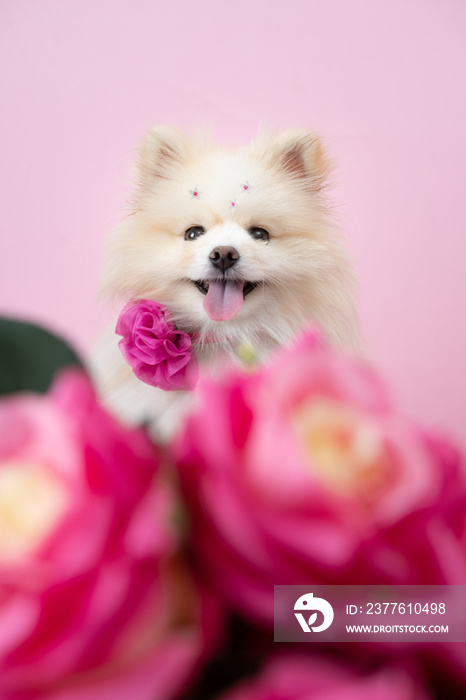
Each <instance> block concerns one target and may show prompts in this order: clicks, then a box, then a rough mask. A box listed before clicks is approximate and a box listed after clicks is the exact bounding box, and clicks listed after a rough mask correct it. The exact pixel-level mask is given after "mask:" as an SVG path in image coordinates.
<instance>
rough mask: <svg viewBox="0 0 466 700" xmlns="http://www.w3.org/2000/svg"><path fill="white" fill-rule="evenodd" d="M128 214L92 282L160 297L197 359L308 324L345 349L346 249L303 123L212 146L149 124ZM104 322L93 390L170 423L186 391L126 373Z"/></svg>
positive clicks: (348, 338)
mask: <svg viewBox="0 0 466 700" xmlns="http://www.w3.org/2000/svg"><path fill="white" fill-rule="evenodd" d="M137 174H138V177H137V185H136V188H135V192H134V197H133V200H132V203H131V214H130V216H128V217H127V218H126V219H125V220H124V221H123V222H122V223H121V224H120V225H119V226H118V227H117V229H116V230H115V231H114V233H113V235H112V238H111V246H110V254H109V261H108V266H107V270H106V274H105V278H104V290H105V291H106V292H107V293H110V294H111V295H112V296H113V297H114V298H115V299H117V300H118V303H119V305H120V308H121V307H122V306H123V305H124V304H125V303H126V302H127V301H128V300H137V299H150V300H153V301H157V302H160V303H161V304H164V305H165V306H166V307H167V308H168V309H169V311H170V313H171V315H172V318H173V320H174V322H175V323H176V327H177V328H178V329H180V330H183V331H186V332H187V333H190V334H193V336H194V337H195V339H196V340H195V349H196V353H197V356H198V360H199V363H200V365H201V366H209V367H211V368H215V367H217V368H218V367H219V366H220V367H222V368H223V367H224V366H225V360H226V358H227V357H229V358H235V357H237V352H238V348H239V347H240V346H242V345H243V346H244V344H248V345H249V346H253V347H254V348H255V353H256V355H257V356H258V357H259V358H261V359H265V358H266V357H267V355H268V354H269V353H270V352H271V351H272V350H273V349H274V348H276V347H277V346H279V345H281V344H283V343H285V342H286V341H288V340H289V339H290V338H292V337H293V336H294V335H295V334H296V333H297V332H298V331H299V330H300V329H302V328H303V327H305V326H308V325H310V324H316V325H318V326H319V327H320V328H321V330H322V331H323V333H324V335H325V336H326V337H327V339H328V340H329V341H330V342H331V343H333V344H335V345H338V346H341V347H344V348H346V349H350V350H351V349H354V348H355V347H357V343H358V335H359V331H358V322H357V314H356V311H355V305H354V301H353V296H352V286H353V275H352V271H351V266H350V264H349V261H348V256H347V253H346V250H345V248H344V246H343V245H342V243H341V241H340V237H339V235H338V233H337V231H336V230H335V228H334V225H333V223H332V218H331V215H330V211H329V207H328V203H327V202H326V200H325V196H324V188H325V185H326V182H327V177H328V174H329V162H328V159H327V157H326V154H325V152H324V149H323V147H322V144H321V141H320V140H319V138H318V137H317V136H316V135H315V134H313V133H311V132H309V131H305V130H291V131H287V132H285V133H274V134H271V135H270V134H268V135H265V134H262V135H260V136H259V137H258V138H257V139H256V140H255V141H254V142H253V143H252V144H251V145H250V146H248V147H245V148H240V149H227V148H220V147H218V146H216V145H215V144H213V143H212V142H211V141H210V140H208V139H206V138H205V137H196V138H194V137H190V136H188V135H186V134H183V133H181V132H180V131H178V130H177V129H175V128H173V127H166V126H155V127H153V128H151V129H150V130H149V131H148V133H147V134H146V136H145V139H144V142H143V144H142V147H141V149H140V153H139V159H138V163H137ZM118 340H119V338H118V337H117V336H116V335H115V333H114V326H113V327H112V328H111V329H109V331H108V332H107V333H106V334H104V336H103V337H102V339H101V341H100V343H99V346H100V347H99V350H98V352H97V356H96V357H95V361H94V368H95V374H96V376H97V379H98V383H99V385H100V387H101V390H102V393H103V394H104V397H105V398H106V400H107V403H108V404H110V406H111V407H113V408H114V409H116V411H117V413H119V414H120V415H121V416H122V417H124V418H126V419H127V420H129V421H131V422H133V423H135V422H143V421H150V422H151V425H152V428H153V431H154V433H155V434H157V435H158V436H162V437H164V436H167V435H169V434H171V433H172V432H173V430H174V429H175V427H176V424H177V422H179V412H180V411H183V410H184V408H183V407H184V405H185V404H186V403H189V400H188V401H187V395H188V392H164V391H162V390H161V389H156V388H153V387H151V386H148V385H146V384H144V383H142V382H141V381H139V380H138V379H136V377H135V376H134V375H133V373H132V371H131V368H130V367H129V366H127V365H126V363H125V361H124V359H123V357H122V355H121V353H120V351H119V349H118V347H117V343H118Z"/></svg>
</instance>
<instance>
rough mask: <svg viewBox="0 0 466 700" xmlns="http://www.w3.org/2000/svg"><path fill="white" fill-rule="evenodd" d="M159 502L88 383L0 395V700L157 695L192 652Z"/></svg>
mask: <svg viewBox="0 0 466 700" xmlns="http://www.w3.org/2000/svg"><path fill="white" fill-rule="evenodd" d="M173 505H174V503H173V496H172V493H171V490H170V489H169V488H168V487H167V486H166V485H165V484H164V481H163V477H162V474H161V472H160V468H159V458H158V455H157V453H156V451H155V449H154V447H153V445H151V443H150V442H149V440H148V439H147V437H146V436H145V434H144V433H143V432H142V431H140V430H129V429H127V428H124V427H123V426H121V425H120V424H119V423H117V422H116V420H115V419H114V418H112V417H111V416H110V415H109V414H107V413H106V412H105V411H103V410H102V409H101V408H100V407H99V405H98V404H97V402H96V400H95V396H94V393H93V391H92V389H91V387H90V385H89V383H88V380H87V379H86V378H85V377H84V376H83V375H82V374H81V373H78V372H68V373H65V374H63V375H62V376H61V377H60V378H59V379H58V381H57V382H56V383H55V385H54V386H53V388H52V390H51V392H50V393H49V394H48V395H44V396H39V395H33V394H23V395H15V396H10V397H7V398H4V399H2V400H1V401H0V696H1V698H2V700H17V699H19V698H21V700H30V699H31V700H32V699H34V700H36V699H37V698H47V699H49V698H50V699H52V698H53V699H54V700H82V699H83V698H86V699H89V700H90V699H91V698H92V700H107V699H108V698H112V700H118V699H119V698H121V699H122V700H123V699H124V700H127V698H128V697H134V698H137V700H143V699H144V698H146V699H147V700H154V699H157V698H160V699H165V698H171V697H173V695H174V694H175V692H176V691H178V690H179V688H180V686H182V685H183V684H184V683H185V682H186V679H187V678H188V676H189V675H190V674H191V673H192V671H193V669H194V668H195V666H196V664H197V663H198V662H199V658H200V656H201V655H202V654H203V653H204V651H205V649H204V648H205V643H206V638H205V635H204V633H203V631H202V627H201V622H202V623H203V624H208V623H209V619H207V621H206V614H207V613H208V611H209V608H208V607H206V606H205V605H204V602H203V599H201V598H200V595H199V592H198V590H197V588H196V586H195V585H194V583H193V581H192V579H191V577H190V575H189V574H188V573H187V572H186V569H185V567H184V565H183V564H182V562H180V561H179V557H178V554H177V541H176V537H175V535H174V531H173V529H172V527H171V525H170V521H171V519H172V516H173Z"/></svg>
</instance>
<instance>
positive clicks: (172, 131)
mask: <svg viewBox="0 0 466 700" xmlns="http://www.w3.org/2000/svg"><path fill="white" fill-rule="evenodd" d="M186 140H187V137H186V136H185V134H183V133H182V132H181V131H179V130H178V129H176V128H175V127H174V126H163V125H159V124H156V125H155V126H152V127H151V128H150V129H149V130H148V131H147V132H146V135H145V137H144V141H143V142H142V145H141V147H140V149H139V156H138V159H137V170H138V179H139V188H140V190H142V191H143V192H145V191H147V190H150V189H151V188H152V187H153V185H154V181H155V180H156V179H157V178H165V179H166V178H170V176H171V175H172V174H173V173H174V171H175V170H176V169H177V168H179V166H180V165H181V164H182V163H183V161H184V160H185V158H186V146H187V144H186Z"/></svg>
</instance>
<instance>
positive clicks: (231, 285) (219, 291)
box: [204, 280, 244, 321]
mask: <svg viewBox="0 0 466 700" xmlns="http://www.w3.org/2000/svg"><path fill="white" fill-rule="evenodd" d="M243 301H244V299H243V282H241V281H239V282H233V281H231V280H228V282H223V281H222V280H212V281H211V282H209V289H208V291H207V294H206V296H205V298H204V309H205V311H206V314H207V315H208V316H209V318H211V319H212V321H229V320H230V318H233V316H235V315H236V314H237V313H238V311H239V310H240V308H241V307H242V306H243Z"/></svg>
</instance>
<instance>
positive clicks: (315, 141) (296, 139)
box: [271, 129, 332, 191]
mask: <svg viewBox="0 0 466 700" xmlns="http://www.w3.org/2000/svg"><path fill="white" fill-rule="evenodd" d="M271 151H272V157H273V162H274V165H275V167H278V168H280V170H282V171H284V172H285V173H288V174H289V175H290V176H291V177H293V178H295V179H296V180H300V181H302V183H303V184H304V185H305V186H307V187H309V188H310V189H312V190H314V191H318V190H321V189H322V188H323V187H324V186H325V184H326V181H327V178H328V176H329V174H330V172H331V170H332V166H331V162H330V159H329V158H328V156H327V154H326V152H325V148H324V146H323V145H322V141H321V139H320V138H319V136H317V134H315V133H313V132H312V131H306V130H305V129H291V130H289V131H285V132H283V133H281V134H275V135H274V136H273V137H272V149H271Z"/></svg>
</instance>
